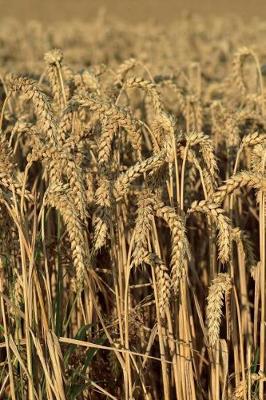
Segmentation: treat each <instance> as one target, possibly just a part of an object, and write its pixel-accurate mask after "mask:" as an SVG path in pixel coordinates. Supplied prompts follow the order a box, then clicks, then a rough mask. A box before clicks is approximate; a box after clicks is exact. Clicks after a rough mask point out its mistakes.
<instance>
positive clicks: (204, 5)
mask: <svg viewBox="0 0 266 400" xmlns="http://www.w3.org/2000/svg"><path fill="white" fill-rule="evenodd" d="M101 7H105V9H106V12H107V13H108V14H110V15H116V16H117V17H118V18H119V19H124V20H128V21H131V22H136V21H142V22H143V21H145V20H147V19H153V20H154V19H155V20H156V21H158V22H162V23H166V22H169V21H171V20H174V19H175V18H176V17H177V16H178V15H179V14H180V13H182V12H184V11H190V12H197V13H198V12H200V13H201V14H213V15H225V14H236V15H240V16H242V17H245V18H246V19H247V21H248V19H249V18H250V17H252V16H260V17H265V18H266V1H265V0H252V1H251V0H246V1H243V0H223V1H222V0H220V1H218V0H143V1H141V0H0V18H3V17H15V18H18V19H20V20H22V21H26V20H28V19H39V20H42V21H43V22H47V23H49V22H50V21H55V20H58V19H59V20H72V19H77V18H82V19H83V20H88V19H92V18H94V17H95V16H96V15H97V13H98V11H99V9H100V8H101Z"/></svg>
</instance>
